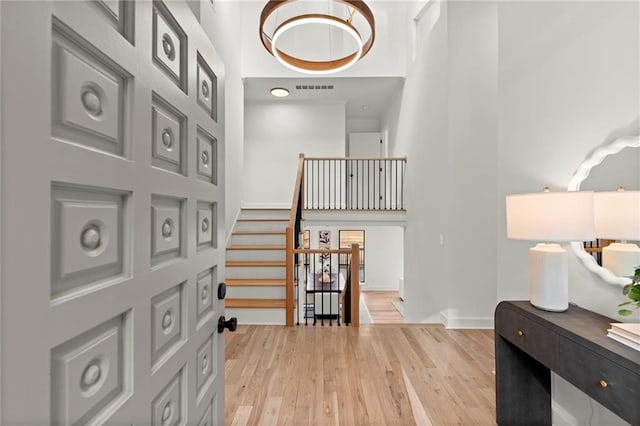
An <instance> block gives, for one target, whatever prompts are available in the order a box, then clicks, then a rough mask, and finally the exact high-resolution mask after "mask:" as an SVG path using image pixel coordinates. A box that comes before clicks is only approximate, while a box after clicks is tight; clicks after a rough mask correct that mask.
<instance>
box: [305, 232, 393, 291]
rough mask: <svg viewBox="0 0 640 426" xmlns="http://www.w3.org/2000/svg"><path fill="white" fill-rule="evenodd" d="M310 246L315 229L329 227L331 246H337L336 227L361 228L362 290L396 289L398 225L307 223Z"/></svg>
mask: <svg viewBox="0 0 640 426" xmlns="http://www.w3.org/2000/svg"><path fill="white" fill-rule="evenodd" d="M305 229H308V230H309V231H310V234H309V237H310V241H309V243H310V247H311V248H317V247H318V231H320V230H329V231H331V248H333V249H337V248H338V247H339V245H338V244H339V239H338V237H339V235H338V231H340V230H363V231H364V238H365V240H364V242H365V251H364V255H365V260H364V262H365V285H363V286H362V288H361V290H362V291H398V283H399V279H400V277H402V275H403V257H404V254H403V252H404V230H403V228H401V227H399V226H335V225H332V226H308V227H305Z"/></svg>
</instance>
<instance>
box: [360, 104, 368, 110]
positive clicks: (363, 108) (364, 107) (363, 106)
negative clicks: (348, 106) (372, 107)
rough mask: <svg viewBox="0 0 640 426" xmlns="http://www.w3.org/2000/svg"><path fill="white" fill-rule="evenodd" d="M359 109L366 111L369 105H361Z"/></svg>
mask: <svg viewBox="0 0 640 426" xmlns="http://www.w3.org/2000/svg"><path fill="white" fill-rule="evenodd" d="M360 109H362V110H363V111H366V110H368V109H369V105H362V106H361V107H360Z"/></svg>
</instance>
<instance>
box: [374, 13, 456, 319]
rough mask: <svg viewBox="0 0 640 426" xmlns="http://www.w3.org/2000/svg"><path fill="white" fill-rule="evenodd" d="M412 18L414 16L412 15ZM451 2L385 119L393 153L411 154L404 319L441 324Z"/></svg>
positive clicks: (444, 295)
mask: <svg viewBox="0 0 640 426" xmlns="http://www.w3.org/2000/svg"><path fill="white" fill-rule="evenodd" d="M409 19H412V17H409ZM447 43H448V25H447V4H446V3H443V4H442V5H441V8H440V11H439V19H438V20H437V22H436V23H435V25H434V26H433V28H432V29H431V32H430V33H429V35H428V37H426V39H425V40H424V41H423V42H422V45H421V49H420V50H419V51H418V52H417V54H416V59H415V61H414V63H413V66H412V67H411V68H410V70H409V73H408V75H407V78H406V80H405V84H404V88H403V91H402V94H401V95H398V98H397V99H395V100H394V101H393V102H392V104H391V106H392V108H391V109H390V110H389V112H388V114H387V115H386V118H385V120H383V125H382V128H383V129H384V130H385V131H387V132H388V135H389V136H388V138H389V140H388V143H389V155H391V156H395V157H402V156H407V168H406V175H405V201H406V208H407V227H406V230H405V251H404V253H405V256H404V282H405V321H406V322H440V312H441V311H442V310H443V309H445V308H447V307H448V303H449V296H448V288H449V280H450V278H451V277H450V275H449V271H447V270H446V267H445V266H446V263H447V254H446V251H445V248H444V246H441V245H440V236H441V235H443V236H444V234H445V233H446V229H447V215H448V210H447V208H446V200H447V193H448V188H447V170H448V161H449V159H448V147H447V140H448V130H449V125H448V102H449V101H448V87H447V80H448V71H449V68H448V46H447Z"/></svg>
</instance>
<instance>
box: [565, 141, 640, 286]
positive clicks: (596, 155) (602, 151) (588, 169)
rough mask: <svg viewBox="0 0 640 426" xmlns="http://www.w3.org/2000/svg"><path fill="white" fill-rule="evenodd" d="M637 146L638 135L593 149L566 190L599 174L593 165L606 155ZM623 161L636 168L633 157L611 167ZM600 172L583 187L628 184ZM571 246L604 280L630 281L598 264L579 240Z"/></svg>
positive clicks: (611, 187) (601, 188)
mask: <svg viewBox="0 0 640 426" xmlns="http://www.w3.org/2000/svg"><path fill="white" fill-rule="evenodd" d="M638 147H640V136H625V137H621V138H618V139H616V140H615V141H613V142H612V143H610V144H607V145H603V146H601V147H599V148H597V149H596V150H595V151H593V152H592V153H591V154H590V155H589V157H588V158H587V159H586V160H585V161H583V162H582V164H580V166H579V167H578V169H577V170H576V172H575V173H574V174H573V176H572V177H571V180H570V181H569V185H568V187H567V190H569V191H579V190H580V189H581V186H582V185H583V183H585V182H586V181H587V178H588V177H589V176H590V174H592V173H594V174H596V173H597V174H600V173H598V172H597V171H596V170H597V169H594V167H596V166H598V165H600V164H602V163H603V161H605V160H606V159H607V157H609V156H611V155H615V154H618V153H620V152H621V151H623V150H624V149H625V148H638ZM624 162H630V163H632V164H634V165H635V169H637V161H636V160H635V159H629V158H624V159H616V160H615V161H611V163H612V166H611V167H612V168H615V167H620V164H622V163H624ZM613 163H616V164H615V165H614V164H613ZM601 174H602V176H603V178H602V179H594V181H597V182H589V186H588V187H585V188H583V189H589V190H594V191H605V190H607V191H613V190H615V188H616V187H617V186H620V185H625V184H627V185H628V183H626V182H624V181H622V182H618V183H615V182H614V181H613V180H612V179H615V177H612V175H611V174H610V173H601ZM633 184H635V186H636V187H635V188H634V187H631V188H629V189H640V188H638V187H637V186H638V183H637V181H636V182H634V183H632V185H633ZM571 247H572V249H573V252H574V253H575V255H576V256H577V257H578V259H579V260H580V261H581V262H582V264H583V265H584V266H585V267H586V268H587V269H588V270H589V271H591V272H593V273H595V274H596V275H598V276H599V277H600V278H602V279H603V280H604V281H605V282H607V283H609V284H612V285H620V286H624V285H626V284H629V283H630V282H631V280H630V279H629V278H627V277H619V276H617V275H615V274H613V273H612V272H611V271H609V270H608V269H605V268H603V267H602V266H600V265H598V262H597V261H596V259H595V258H594V257H593V256H592V255H591V254H590V253H587V252H586V251H585V249H584V246H583V244H582V243H581V242H572V243H571Z"/></svg>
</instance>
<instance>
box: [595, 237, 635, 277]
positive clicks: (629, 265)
mask: <svg viewBox="0 0 640 426" xmlns="http://www.w3.org/2000/svg"><path fill="white" fill-rule="evenodd" d="M638 266H640V247H638V246H637V245H635V244H631V243H611V244H609V245H608V246H606V247H604V248H603V249H602V267H603V268H606V269H608V270H610V271H611V272H613V273H614V274H615V275H617V276H619V277H632V276H633V274H634V272H635V269H636V268H637V267H638Z"/></svg>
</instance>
